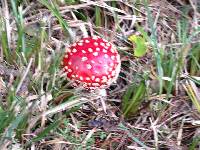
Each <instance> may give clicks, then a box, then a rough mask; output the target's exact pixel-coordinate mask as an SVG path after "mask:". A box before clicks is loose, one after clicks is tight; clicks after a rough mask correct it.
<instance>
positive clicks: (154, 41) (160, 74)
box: [144, 0, 164, 94]
mask: <svg viewBox="0 0 200 150" xmlns="http://www.w3.org/2000/svg"><path fill="white" fill-rule="evenodd" d="M144 5H145V9H146V11H147V17H148V23H149V27H150V29H151V37H150V42H151V45H152V47H153V52H154V56H155V58H156V68H157V72H158V80H159V86H160V88H159V94H162V92H163V80H162V78H163V74H164V73H163V68H162V51H161V49H160V48H159V47H158V41H157V36H156V27H155V26H154V24H153V22H154V21H153V17H152V15H151V11H150V9H149V7H148V2H147V0H144Z"/></svg>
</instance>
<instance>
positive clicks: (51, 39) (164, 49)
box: [0, 0, 200, 150]
mask: <svg viewBox="0 0 200 150" xmlns="http://www.w3.org/2000/svg"><path fill="white" fill-rule="evenodd" d="M199 21H200V2H199V1H198V0H183V1H180V0H165V1H159V0H133V1H119V0H116V1H109V0H98V1H86V0H55V1H54V0H35V1H34V0H9V1H7V0H1V1H0V149H2V150H3V149H13V150H15V149H28V148H33V149H63V150H64V149H74V150H79V149H99V150H100V149H111V150H112V149H116V150H119V149H124V150H125V149H135V150H136V149H146V150H150V149H163V150H164V149H176V150H179V149H180V150H182V149H190V150H194V149H198V148H200V38H199V37H200V25H199ZM93 35H98V36H101V37H103V38H105V39H107V40H108V41H110V42H112V43H114V44H115V45H116V47H117V50H118V51H119V53H120V55H121V62H122V67H121V72H120V76H119V78H118V80H117V83H113V84H112V86H110V87H109V88H108V89H106V91H107V96H106V97H102V96H101V95H99V94H98V92H88V91H83V90H81V89H80V88H73V87H71V84H70V82H69V81H67V80H66V78H65V76H64V75H63V74H62V68H61V66H60V62H61V60H62V57H63V54H64V52H65V50H66V47H68V46H70V44H72V43H73V42H75V41H77V40H79V39H81V38H82V37H85V36H93ZM100 99H104V101H105V106H106V112H105V106H104V105H102V101H100Z"/></svg>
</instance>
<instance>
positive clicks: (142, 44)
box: [128, 35, 147, 57]
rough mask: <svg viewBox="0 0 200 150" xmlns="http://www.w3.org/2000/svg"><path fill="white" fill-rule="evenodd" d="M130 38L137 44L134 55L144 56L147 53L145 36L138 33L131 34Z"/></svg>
mask: <svg viewBox="0 0 200 150" xmlns="http://www.w3.org/2000/svg"><path fill="white" fill-rule="evenodd" d="M128 39H129V40H130V41H131V42H132V43H134V44H135V49H134V56H136V57H142V56H144V55H145V54H146V52H147V45H146V40H145V39H144V38H143V37H141V36H138V35H131V36H130V37H129V38H128Z"/></svg>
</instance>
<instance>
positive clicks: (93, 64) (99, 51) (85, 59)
mask: <svg viewBox="0 0 200 150" xmlns="http://www.w3.org/2000/svg"><path fill="white" fill-rule="evenodd" d="M62 65H63V67H64V70H63V71H64V72H65V73H66V77H67V78H68V79H69V80H71V81H74V82H73V86H80V85H82V86H83V87H84V88H85V89H89V90H94V89H97V88H100V89H104V88H106V87H108V86H110V85H111V83H113V82H114V81H116V79H117V77H118V75H119V72H120V67H121V62H120V55H119V54H118V52H117V50H116V48H115V47H114V46H113V45H112V44H111V43H109V42H108V41H107V40H105V39H102V38H100V37H98V36H93V37H87V38H83V39H81V40H80V41H78V42H76V43H74V44H72V45H71V47H69V48H67V50H66V53H65V55H64V58H63V61H62Z"/></svg>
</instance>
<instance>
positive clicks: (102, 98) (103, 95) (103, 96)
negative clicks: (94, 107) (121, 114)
mask: <svg viewBox="0 0 200 150" xmlns="http://www.w3.org/2000/svg"><path fill="white" fill-rule="evenodd" d="M96 90H98V91H97V92H98V95H99V97H100V101H101V105H102V107H103V110H104V112H105V113H106V114H107V111H106V110H107V108H106V103H105V100H106V97H107V92H106V90H105V89H96Z"/></svg>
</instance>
